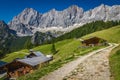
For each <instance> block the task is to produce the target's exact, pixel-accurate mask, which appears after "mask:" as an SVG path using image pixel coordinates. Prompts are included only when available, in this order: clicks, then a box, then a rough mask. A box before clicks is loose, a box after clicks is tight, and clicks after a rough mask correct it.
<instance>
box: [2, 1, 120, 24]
mask: <svg viewBox="0 0 120 80" xmlns="http://www.w3.org/2000/svg"><path fill="white" fill-rule="evenodd" d="M100 4H106V5H110V6H112V5H120V0H0V20H4V21H5V22H9V21H10V20H11V19H12V18H13V17H14V16H16V15H18V14H19V13H20V12H21V11H22V10H23V9H25V8H34V9H35V10H37V11H39V12H40V13H45V12H48V11H49V10H50V9H53V8H55V9H56V10H59V11H60V10H63V9H65V8H68V7H69V6H71V5H78V6H79V7H82V8H83V9H84V10H85V11H86V10H89V9H92V8H94V7H96V6H99V5H100Z"/></svg>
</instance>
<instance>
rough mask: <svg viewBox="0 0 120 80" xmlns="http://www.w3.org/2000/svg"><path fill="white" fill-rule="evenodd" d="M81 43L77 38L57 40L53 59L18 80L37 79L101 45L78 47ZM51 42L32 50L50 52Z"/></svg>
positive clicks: (17, 54) (21, 53)
mask: <svg viewBox="0 0 120 80" xmlns="http://www.w3.org/2000/svg"><path fill="white" fill-rule="evenodd" d="M80 45H81V43H80V41H79V39H68V40H63V41H59V42H57V43H56V44H55V47H56V49H57V50H58V53H57V54H55V55H54V60H53V61H52V62H51V63H50V64H49V65H47V66H45V67H43V68H41V69H38V70H37V71H35V72H34V73H33V74H28V75H25V76H23V77H21V78H20V80H38V79H39V78H40V77H42V76H43V75H46V74H48V73H49V72H51V71H54V70H55V69H57V68H59V67H61V66H62V65H63V64H65V63H67V62H69V61H71V60H73V59H75V58H77V57H78V56H80V55H83V54H86V53H88V52H90V51H93V50H96V49H98V48H101V47H92V48H87V49H86V48H78V47H79V46H80ZM51 46H52V45H51V44H47V45H42V46H38V47H35V48H33V50H37V51H41V52H43V53H44V54H51ZM27 54H28V50H26V49H25V50H21V51H18V52H13V53H11V54H8V55H6V56H5V57H4V58H3V59H2V60H3V61H7V62H10V61H12V60H13V59H15V58H18V57H19V58H23V57H24V56H25V55H27Z"/></svg>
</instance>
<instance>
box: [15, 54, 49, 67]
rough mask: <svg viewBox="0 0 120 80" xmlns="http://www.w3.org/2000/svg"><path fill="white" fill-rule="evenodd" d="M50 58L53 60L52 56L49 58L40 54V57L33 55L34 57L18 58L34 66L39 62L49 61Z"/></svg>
mask: <svg viewBox="0 0 120 80" xmlns="http://www.w3.org/2000/svg"><path fill="white" fill-rule="evenodd" d="M49 60H51V58H48V57H46V56H39V57H33V58H25V59H18V60H17V61H19V62H22V63H25V64H28V65H30V66H33V67H34V66H36V65H38V64H41V63H44V62H47V61H49Z"/></svg>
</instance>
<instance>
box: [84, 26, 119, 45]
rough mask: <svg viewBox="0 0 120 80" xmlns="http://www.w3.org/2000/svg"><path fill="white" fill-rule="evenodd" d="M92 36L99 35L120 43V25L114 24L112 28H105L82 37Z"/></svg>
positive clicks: (109, 40)
mask: <svg viewBox="0 0 120 80" xmlns="http://www.w3.org/2000/svg"><path fill="white" fill-rule="evenodd" d="M92 36H97V37H100V38H103V39H105V40H107V41H108V42H114V43H120V25H119V26H114V27H112V28H109V29H105V30H102V31H97V32H94V33H92V34H89V35H86V36H84V37H82V38H83V39H85V38H89V37H92Z"/></svg>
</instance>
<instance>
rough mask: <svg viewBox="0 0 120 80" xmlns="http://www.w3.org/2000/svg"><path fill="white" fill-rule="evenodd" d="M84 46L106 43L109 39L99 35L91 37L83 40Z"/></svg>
mask: <svg viewBox="0 0 120 80" xmlns="http://www.w3.org/2000/svg"><path fill="white" fill-rule="evenodd" d="M81 42H82V45H83V46H96V45H106V44H107V41H106V40H104V39H102V38H98V37H91V38H89V39H85V40H81Z"/></svg>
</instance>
